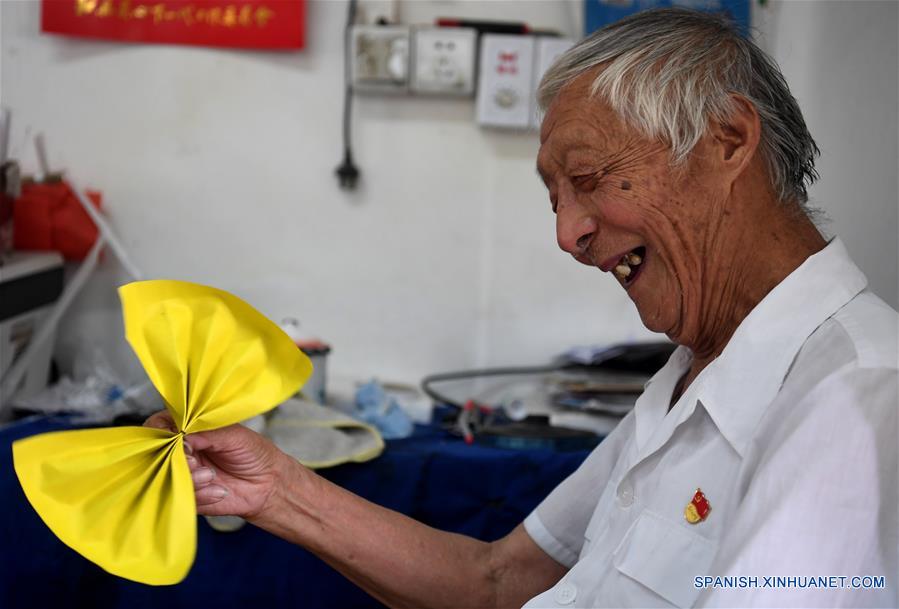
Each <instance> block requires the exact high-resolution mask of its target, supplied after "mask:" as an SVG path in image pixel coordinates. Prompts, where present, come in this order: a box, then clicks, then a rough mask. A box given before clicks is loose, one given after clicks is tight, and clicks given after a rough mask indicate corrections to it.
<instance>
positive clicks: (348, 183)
mask: <svg viewBox="0 0 899 609" xmlns="http://www.w3.org/2000/svg"><path fill="white" fill-rule="evenodd" d="M357 3H358V0H350V3H349V8H348V9H347V18H346V29H345V30H344V34H343V80H344V92H343V162H342V163H341V164H340V166H339V167H337V169H336V170H335V171H334V173H336V174H337V180H338V182H339V184H340V187H341V188H342V189H344V190H355V189H356V183H357V182H358V181H359V173H360V172H359V168H358V167H356V165H355V164H354V163H353V149H352V138H351V137H350V135H351V127H352V124H351V116H352V110H353V80H352V79H353V77H352V64H351V63H350V62H351V61H352V59H353V58H352V55H351V54H350V37H351V36H352V34H353V24H354V23H355V22H356V5H357Z"/></svg>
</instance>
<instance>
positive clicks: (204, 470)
mask: <svg viewBox="0 0 899 609" xmlns="http://www.w3.org/2000/svg"><path fill="white" fill-rule="evenodd" d="M192 477H193V479H194V484H204V483H206V482H210V481H212V479H213V478H215V471H214V470H213V469H212V468H210V467H201V468H200V469H198V470H197V471H195V472H194V473H193V474H192Z"/></svg>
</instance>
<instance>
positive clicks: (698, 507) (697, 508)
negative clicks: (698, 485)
mask: <svg viewBox="0 0 899 609" xmlns="http://www.w3.org/2000/svg"><path fill="white" fill-rule="evenodd" d="M711 511H712V506H711V505H709V500H708V499H706V498H705V495H703V494H702V490H701V489H696V493H695V494H694V495H693V499H691V500H690V503H688V504H687V507H685V508H684V518H686V519H687V522H689V523H690V524H696V523H698V522H702V521H703V520H705V519H706V517H708V515H709V512H711Z"/></svg>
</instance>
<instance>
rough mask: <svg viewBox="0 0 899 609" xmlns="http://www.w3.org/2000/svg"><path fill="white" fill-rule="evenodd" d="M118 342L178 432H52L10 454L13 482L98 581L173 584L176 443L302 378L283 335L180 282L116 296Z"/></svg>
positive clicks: (183, 489) (252, 409)
mask: <svg viewBox="0 0 899 609" xmlns="http://www.w3.org/2000/svg"><path fill="white" fill-rule="evenodd" d="M119 295H120V297H121V300H122V308H123V311H124V316H125V335H126V337H127V339H128V342H129V343H130V344H131V346H132V348H133V349H134V351H135V353H137V356H138V358H139V359H140V361H141V364H142V365H143V367H144V369H145V370H146V371H147V374H148V375H149V377H150V380H151V381H152V382H153V384H154V385H155V386H156V389H157V390H158V391H159V393H160V394H161V395H162V397H163V399H164V400H165V402H166V408H167V409H168V410H169V412H170V413H171V415H172V418H173V419H174V421H175V425H176V426H177V428H178V429H179V430H180V431H179V433H176V434H173V433H171V432H168V431H164V430H159V429H151V428H147V427H111V428H102V429H88V430H78V431H60V432H53V433H47V434H42V435H39V436H34V437H31V438H27V439H24V440H19V441H18V442H15V443H14V444H13V461H14V464H15V469H16V475H17V476H18V477H19V482H20V483H21V485H22V488H23V490H24V491H25V495H26V497H27V498H28V501H29V502H31V505H32V506H33V507H34V508H35V510H36V511H37V513H38V514H39V515H40V517H41V518H42V519H43V520H44V522H45V523H46V524H47V526H48V527H49V528H50V529H51V530H52V531H53V532H54V533H55V534H56V536H57V537H59V538H60V539H61V540H62V541H63V542H64V543H65V544H66V545H68V546H69V547H71V548H72V549H74V550H75V551H77V552H78V553H80V554H81V555H83V556H84V557H85V558H87V559H89V560H91V561H93V562H95V563H96V564H98V565H100V566H101V567H103V568H104V569H105V570H107V571H109V572H110V573H113V574H115V575H119V576H121V577H125V578H127V579H131V580H134V581H138V582H142V583H145V584H152V585H166V584H175V583H178V582H180V581H181V580H182V579H184V577H185V576H186V575H187V573H188V571H189V570H190V567H191V565H192V564H193V560H194V555H195V553H196V534H197V532H196V526H197V524H196V505H195V503H194V492H193V483H192V482H191V477H190V471H189V469H188V467H187V462H186V460H185V457H184V441H183V438H184V434H187V433H193V432H198V431H207V430H210V429H216V428H218V427H224V426H226V425H231V424H232V423H237V422H238V421H242V420H244V419H248V418H250V417H252V416H255V415H257V414H261V413H263V412H265V411H267V410H269V409H271V408H273V407H274V406H277V405H278V404H280V403H281V402H283V401H284V400H286V399H287V398H288V397H290V396H291V395H293V394H294V393H295V392H296V391H297V390H298V389H299V388H300V387H301V386H302V385H303V383H305V382H306V380H307V379H308V378H309V376H310V375H311V373H312V363H311V362H310V361H309V358H307V357H306V356H305V355H304V354H303V353H302V351H300V350H299V349H297V348H296V345H294V343H293V341H291V340H290V339H289V338H288V337H287V335H286V334H284V332H283V331H282V330H281V329H280V328H278V326H276V325H275V324H274V323H272V322H271V321H269V320H268V319H266V318H265V317H264V316H263V315H262V314H260V313H259V312H258V311H256V310H255V309H253V308H252V307H251V306H249V305H248V304H247V303H245V302H243V301H242V300H240V299H239V298H237V297H235V296H232V295H231V294H228V293H227V292H223V291H221V290H216V289H214V288H209V287H205V286H200V285H196V284H192V283H186V282H181V281H162V280H160V281H140V282H136V283H131V284H128V285H126V286H123V287H122V288H120V289H119Z"/></svg>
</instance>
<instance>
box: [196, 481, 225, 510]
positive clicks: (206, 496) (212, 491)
mask: <svg viewBox="0 0 899 609" xmlns="http://www.w3.org/2000/svg"><path fill="white" fill-rule="evenodd" d="M194 496H195V497H196V501H197V505H198V506H204V505H212V504H214V503H218V502H219V501H221V500H222V499H224V498H225V497H227V496H228V489H226V488H225V487H224V486H220V485H218V484H210V485H208V486H204V487H203V488H201V489H198V490H197V492H196V493H195V494H194Z"/></svg>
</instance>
